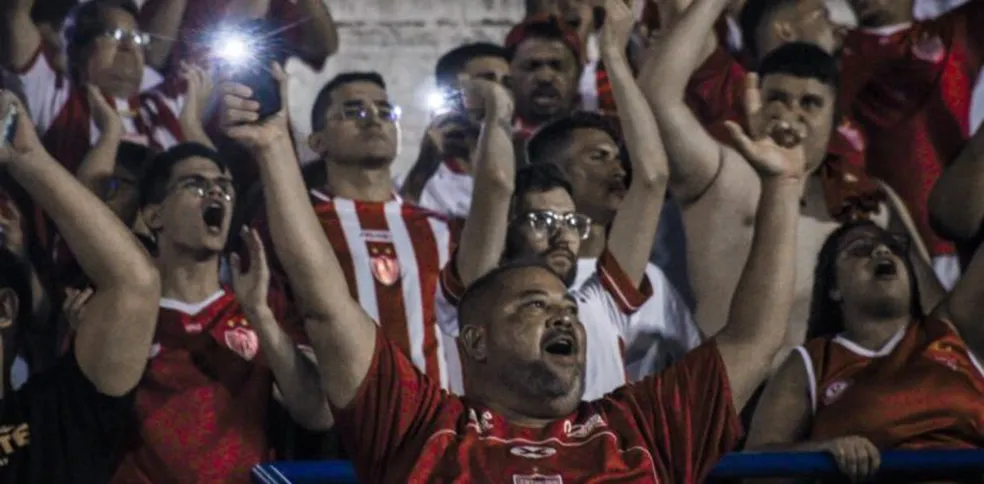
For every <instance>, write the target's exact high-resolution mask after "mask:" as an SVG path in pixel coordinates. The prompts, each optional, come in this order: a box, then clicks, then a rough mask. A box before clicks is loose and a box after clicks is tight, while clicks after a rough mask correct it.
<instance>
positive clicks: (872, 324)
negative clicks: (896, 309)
mask: <svg viewBox="0 0 984 484" xmlns="http://www.w3.org/2000/svg"><path fill="white" fill-rule="evenodd" d="M911 320H912V318H911V317H910V316H909V315H908V313H906V314H901V315H893V316H881V315H873V314H867V313H865V312H863V311H861V310H859V309H857V308H848V307H846V306H845V307H844V327H845V328H847V329H846V330H845V331H844V336H845V337H847V339H849V340H851V341H853V342H855V343H857V344H859V345H861V346H862V347H864V348H868V349H869V350H873V351H874V350H878V349H880V348H882V347H883V346H885V343H887V342H888V340H890V339H892V336H895V334H896V333H898V332H899V330H900V329H901V328H903V327H905V325H906V324H908V323H909V321H911Z"/></svg>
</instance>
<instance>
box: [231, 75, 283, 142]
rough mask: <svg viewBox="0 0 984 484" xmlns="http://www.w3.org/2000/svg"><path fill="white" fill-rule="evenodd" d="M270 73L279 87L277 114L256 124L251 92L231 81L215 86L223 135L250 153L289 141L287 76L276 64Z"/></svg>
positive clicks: (255, 105) (257, 107) (257, 108)
mask: <svg viewBox="0 0 984 484" xmlns="http://www.w3.org/2000/svg"><path fill="white" fill-rule="evenodd" d="M271 71H272V73H273V77H274V79H276V80H277V82H278V83H279V84H280V111H278V112H277V113H276V114H274V115H272V116H270V117H269V118H267V119H265V120H263V121H260V122H258V121H259V119H260V113H259V112H260V103H259V102H257V101H256V100H255V99H253V90H252V89H250V88H249V87H247V86H244V85H242V84H239V83H236V82H231V81H226V82H223V83H222V84H220V86H219V95H220V96H221V98H220V99H219V119H220V121H219V122H220V124H221V126H222V130H223V132H225V134H226V136H228V137H230V138H232V139H233V140H235V141H237V142H239V143H240V144H242V145H243V146H244V147H246V148H247V149H249V150H250V151H253V152H259V151H263V150H264V149H267V148H270V147H272V146H274V145H276V144H277V143H279V142H282V141H284V140H286V141H288V142H289V141H290V123H289V120H288V116H287V106H288V104H287V73H286V72H284V70H283V68H281V67H280V65H279V64H276V63H274V64H273V65H272V66H271Z"/></svg>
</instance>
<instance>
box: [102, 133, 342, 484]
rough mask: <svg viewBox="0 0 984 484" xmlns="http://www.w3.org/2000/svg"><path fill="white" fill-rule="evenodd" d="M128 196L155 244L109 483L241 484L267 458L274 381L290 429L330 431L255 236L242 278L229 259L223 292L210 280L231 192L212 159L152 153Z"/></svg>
mask: <svg viewBox="0 0 984 484" xmlns="http://www.w3.org/2000/svg"><path fill="white" fill-rule="evenodd" d="M140 198H141V211H142V215H143V218H144V220H146V222H147V224H148V226H149V227H150V230H151V231H152V232H153V235H154V237H155V238H156V243H157V249H158V253H157V267H158V268H159V270H160V273H161V300H160V316H159V319H158V323H157V331H156V334H155V336H154V344H153V346H152V347H151V351H150V361H149V362H148V364H147V365H148V366H147V371H146V373H145V374H144V377H143V380H142V381H141V383H140V385H139V386H138V387H137V394H136V412H135V415H134V421H132V422H130V425H129V427H128V432H129V433H128V436H127V438H126V440H125V441H124V444H123V446H122V449H121V450H122V456H121V457H122V459H121V461H120V467H119V468H118V469H117V471H116V475H115V477H114V479H113V482H119V483H133V482H248V481H249V475H250V470H251V468H252V466H254V465H256V464H257V463H259V462H261V461H264V460H267V459H268V458H269V452H270V447H271V446H270V442H269V441H268V438H267V427H268V425H267V424H268V415H269V407H270V403H271V400H272V399H273V398H274V396H275V394H276V393H277V392H275V391H274V387H273V383H274V382H276V387H275V388H276V389H277V390H279V395H280V396H282V398H280V400H282V401H283V403H284V404H285V406H286V408H287V410H288V412H289V413H290V414H291V416H292V417H293V418H294V419H295V420H297V421H298V423H300V424H301V425H303V426H305V427H312V428H322V429H323V428H327V427H328V426H329V424H330V413H329V412H328V410H327V407H326V404H325V402H324V397H323V393H322V391H321V388H320V383H319V381H318V375H317V370H316V368H315V366H314V364H313V362H312V361H311V360H310V359H309V358H308V357H307V356H305V351H304V349H303V347H300V346H297V344H296V343H297V342H302V341H303V339H302V338H303V333H302V332H301V331H300V330H299V326H291V325H289V324H288V321H290V320H289V319H288V318H287V317H286V316H285V310H284V309H285V306H284V305H283V304H282V299H280V298H278V297H276V296H275V294H274V297H270V296H268V294H267V293H268V279H269V275H268V274H269V273H268V270H267V269H266V263H265V260H264V258H263V251H262V246H261V244H260V242H259V237H258V235H256V233H255V232H250V231H248V230H243V231H242V232H241V233H240V234H239V235H240V236H241V237H242V238H243V239H245V240H244V241H245V246H246V247H247V248H248V251H249V256H250V260H249V267H248V269H247V270H246V271H245V272H244V271H243V270H241V269H243V268H242V267H241V266H240V265H239V264H238V262H239V258H238V255H233V256H232V259H233V260H232V262H233V266H234V270H233V274H234V277H233V284H232V286H233V288H232V289H233V290H230V289H229V288H227V287H224V286H223V284H222V283H221V282H220V280H219V260H220V258H221V256H222V251H223V248H224V247H225V244H226V239H228V232H229V226H230V220H231V214H232V210H233V208H234V204H235V201H236V190H235V188H234V185H233V180H232V177H231V176H230V174H229V169H228V167H227V166H226V164H225V162H224V161H223V159H222V158H220V157H219V155H218V153H216V152H214V151H212V150H211V149H209V148H207V147H205V146H203V145H199V144H193V143H185V144H181V145H177V146H175V147H174V148H171V149H170V150H168V151H166V152H164V153H162V154H160V155H158V156H157V157H156V158H155V159H154V160H153V161H151V163H150V165H149V169H148V172H147V173H146V175H145V177H144V179H143V182H142V186H141V189H140ZM278 323H283V327H281V324H278ZM294 329H296V331H293V330H294Z"/></svg>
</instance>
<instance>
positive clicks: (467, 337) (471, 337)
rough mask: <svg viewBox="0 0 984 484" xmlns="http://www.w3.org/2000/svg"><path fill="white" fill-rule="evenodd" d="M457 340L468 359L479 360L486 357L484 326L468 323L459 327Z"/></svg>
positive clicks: (486, 347)
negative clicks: (459, 332)
mask: <svg viewBox="0 0 984 484" xmlns="http://www.w3.org/2000/svg"><path fill="white" fill-rule="evenodd" d="M458 340H459V341H460V342H461V348H462V351H464V353H465V354H466V355H467V356H468V358H469V359H471V360H474V361H479V362H483V361H485V360H487V359H488V346H487V345H486V342H487V341H488V340H487V339H486V337H485V328H482V327H480V326H478V325H477V324H469V325H467V326H465V327H464V328H461V334H460V335H458Z"/></svg>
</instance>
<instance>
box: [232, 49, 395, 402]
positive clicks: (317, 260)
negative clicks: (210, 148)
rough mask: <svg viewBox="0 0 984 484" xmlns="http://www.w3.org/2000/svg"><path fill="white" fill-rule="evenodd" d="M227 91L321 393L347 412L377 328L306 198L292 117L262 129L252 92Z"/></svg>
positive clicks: (238, 87)
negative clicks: (310, 349)
mask: <svg viewBox="0 0 984 484" xmlns="http://www.w3.org/2000/svg"><path fill="white" fill-rule="evenodd" d="M274 72H275V75H276V76H277V78H278V80H279V81H280V83H281V96H282V97H281V99H282V100H283V105H284V106H287V105H288V103H287V99H288V96H287V89H286V83H287V79H286V75H285V74H284V72H283V70H282V69H281V68H280V67H279V66H276V67H275V69H274ZM221 89H222V94H223V96H222V100H223V103H222V106H221V115H222V121H223V126H224V130H225V132H226V134H227V135H228V136H229V137H230V138H232V139H234V140H236V141H238V142H239V143H241V144H243V145H244V146H245V147H246V148H247V149H249V150H250V151H251V152H252V154H253V156H254V157H255V159H256V161H257V164H258V167H259V171H260V181H261V183H262V184H263V193H264V198H265V203H266V215H267V219H268V223H269V230H270V235H271V238H272V240H273V246H274V249H275V250H276V254H277V257H278V258H279V259H280V262H281V264H282V265H283V268H284V271H285V272H286V273H287V278H288V280H289V281H290V285H291V288H292V289H293V292H294V296H295V297H296V300H297V303H298V305H299V307H300V308H299V309H300V310H301V312H302V314H303V316H304V318H305V327H306V329H307V333H308V336H309V337H310V339H311V346H312V347H313V348H314V352H315V355H316V356H317V359H318V367H319V369H320V370H321V381H322V385H323V389H324V391H325V393H326V394H327V396H328V400H329V401H330V402H331V403H332V405H334V406H336V407H346V406H347V405H348V404H349V402H351V401H352V399H353V398H354V397H355V394H356V391H357V390H358V388H359V386H360V385H361V384H362V381H363V380H364V379H365V376H366V374H367V373H368V371H369V366H370V363H371V361H372V356H373V351H374V350H375V342H376V324H375V323H374V322H373V320H372V319H371V318H370V317H369V315H368V314H366V313H365V311H363V310H362V307H361V306H359V302H358V301H356V300H355V299H352V296H351V294H350V293H349V290H348V284H347V283H346V281H345V275H344V273H343V272H342V269H341V267H340V266H339V264H338V259H336V258H335V252H334V250H333V249H332V247H331V244H330V243H329V242H328V239H327V237H326V236H325V233H324V230H323V229H322V228H321V224H319V223H318V219H317V216H316V215H315V213H314V208H313V207H312V205H311V201H310V200H309V199H308V197H307V193H308V192H307V188H306V187H305V186H304V180H303V178H302V177H301V168H300V164H299V163H298V161H297V155H296V154H295V153H294V145H293V143H292V142H291V139H290V128H289V127H288V122H287V113H286V110H285V109H284V110H281V112H280V113H278V114H277V115H275V116H273V117H272V118H270V119H268V120H266V121H264V122H262V123H256V120H257V110H258V109H259V105H258V103H257V102H256V101H253V100H251V99H250V97H251V95H252V93H251V92H250V89H249V88H248V87H246V86H243V85H241V84H234V83H225V84H223V85H222V87H221ZM243 123H250V124H243Z"/></svg>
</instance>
